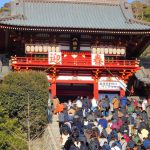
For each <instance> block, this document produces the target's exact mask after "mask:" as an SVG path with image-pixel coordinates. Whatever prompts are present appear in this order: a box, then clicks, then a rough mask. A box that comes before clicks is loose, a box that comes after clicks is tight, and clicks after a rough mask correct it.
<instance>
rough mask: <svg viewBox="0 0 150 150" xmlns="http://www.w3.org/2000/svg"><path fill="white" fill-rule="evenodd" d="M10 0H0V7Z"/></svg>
mask: <svg viewBox="0 0 150 150" xmlns="http://www.w3.org/2000/svg"><path fill="white" fill-rule="evenodd" d="M132 1H133V0H128V2H132ZM7 2H10V0H0V7H2V6H3V5H4V4H5V3H7Z"/></svg>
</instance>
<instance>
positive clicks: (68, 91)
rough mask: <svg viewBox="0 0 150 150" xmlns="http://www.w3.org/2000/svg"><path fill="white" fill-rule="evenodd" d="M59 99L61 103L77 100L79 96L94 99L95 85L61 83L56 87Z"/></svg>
mask: <svg viewBox="0 0 150 150" xmlns="http://www.w3.org/2000/svg"><path fill="white" fill-rule="evenodd" d="M56 93H57V97H58V98H59V100H60V101H61V102H64V101H65V102H66V101H68V100H69V99H71V100H75V99H76V98H77V97H78V96H83V97H86V96H89V97H90V98H92V97H93V84H77V83H66V84H65V83H59V84H57V86H56Z"/></svg>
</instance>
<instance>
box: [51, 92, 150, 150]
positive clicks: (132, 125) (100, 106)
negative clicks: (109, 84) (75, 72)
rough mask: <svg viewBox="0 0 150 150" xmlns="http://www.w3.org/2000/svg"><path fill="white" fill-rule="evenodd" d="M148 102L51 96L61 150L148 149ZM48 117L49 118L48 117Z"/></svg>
mask: <svg viewBox="0 0 150 150" xmlns="http://www.w3.org/2000/svg"><path fill="white" fill-rule="evenodd" d="M149 106H150V105H149V104H148V102H147V100H146V99H145V100H143V101H140V102H139V101H137V100H136V99H132V98H131V99H127V98H126V97H125V96H123V97H121V98H117V97H114V99H113V100H110V99H109V98H108V96H107V95H105V97H104V98H103V99H101V100H96V99H94V98H93V99H89V97H85V98H83V97H77V99H76V100H74V101H72V100H69V101H68V102H67V103H61V104H60V103H59V100H58V98H57V97H55V98H54V99H53V113H54V114H56V115H58V122H59V129H60V135H61V145H62V149H63V150H149V149H150V133H149V131H150V130H149V127H150V126H149V125H150V122H149V119H150V107H149ZM49 121H51V118H50V120H49Z"/></svg>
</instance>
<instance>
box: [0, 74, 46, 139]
mask: <svg viewBox="0 0 150 150" xmlns="http://www.w3.org/2000/svg"><path fill="white" fill-rule="evenodd" d="M0 91H1V94H0V101H1V102H2V105H3V106H4V107H5V108H6V109H7V110H8V114H9V117H11V118H17V119H18V122H19V124H20V125H21V127H22V129H23V132H24V133H28V126H27V121H28V119H29V121H30V136H31V138H32V137H34V136H36V134H38V133H39V132H40V131H41V130H42V129H43V128H44V127H45V125H46V124H47V119H46V108H47V100H48V81H47V77H46V74H45V73H43V72H35V71H29V72H11V73H10V74H9V75H7V76H6V77H5V79H4V81H3V83H2V84H1V86H0ZM28 103H29V105H28ZM28 106H29V107H30V108H29V109H30V112H29V115H28ZM29 117H30V118H29Z"/></svg>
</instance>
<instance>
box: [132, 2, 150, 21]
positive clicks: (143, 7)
mask: <svg viewBox="0 0 150 150" xmlns="http://www.w3.org/2000/svg"><path fill="white" fill-rule="evenodd" d="M132 9H133V13H134V17H135V18H136V19H139V20H144V21H148V22H150V5H147V3H144V1H139V0H135V1H134V2H133V3H132Z"/></svg>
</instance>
